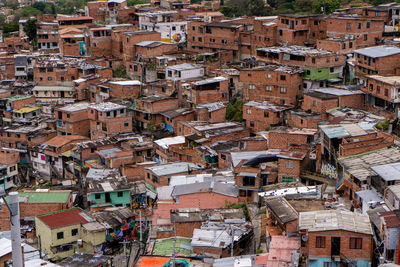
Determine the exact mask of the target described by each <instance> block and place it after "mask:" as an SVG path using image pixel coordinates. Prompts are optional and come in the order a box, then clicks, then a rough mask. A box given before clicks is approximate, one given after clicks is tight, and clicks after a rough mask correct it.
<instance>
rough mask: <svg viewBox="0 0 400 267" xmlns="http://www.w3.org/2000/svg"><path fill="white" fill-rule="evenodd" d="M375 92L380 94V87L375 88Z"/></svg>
mask: <svg viewBox="0 0 400 267" xmlns="http://www.w3.org/2000/svg"><path fill="white" fill-rule="evenodd" d="M376 92H377V93H378V94H379V93H380V92H381V87H380V86H377V87H376Z"/></svg>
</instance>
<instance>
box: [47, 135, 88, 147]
mask: <svg viewBox="0 0 400 267" xmlns="http://www.w3.org/2000/svg"><path fill="white" fill-rule="evenodd" d="M87 139H89V138H87V137H85V136H80V135H57V136H56V137H53V138H52V139H50V140H48V141H47V142H46V143H45V144H46V145H49V146H54V147H61V146H64V145H66V144H69V143H71V142H73V141H78V140H87Z"/></svg>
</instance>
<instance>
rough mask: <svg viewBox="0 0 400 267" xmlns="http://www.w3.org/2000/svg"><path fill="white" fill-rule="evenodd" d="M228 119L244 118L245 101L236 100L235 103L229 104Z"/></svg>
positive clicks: (238, 119)
mask: <svg viewBox="0 0 400 267" xmlns="http://www.w3.org/2000/svg"><path fill="white" fill-rule="evenodd" d="M226 119H227V120H230V121H238V122H240V121H242V120H243V101H242V100H236V101H235V103H233V104H229V105H228V106H227V108H226Z"/></svg>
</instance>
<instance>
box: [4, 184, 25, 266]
mask: <svg viewBox="0 0 400 267" xmlns="http://www.w3.org/2000/svg"><path fill="white" fill-rule="evenodd" d="M3 199H4V197H3ZM9 199H10V205H9V207H8V208H9V210H10V222H11V246H12V261H13V266H14V267H22V250H21V226H20V220H19V199H18V192H11V193H10V194H9ZM4 202H5V199H4ZM6 205H7V202H6ZM7 206H8V205H7Z"/></svg>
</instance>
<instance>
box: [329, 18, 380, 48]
mask: <svg viewBox="0 0 400 267" xmlns="http://www.w3.org/2000/svg"><path fill="white" fill-rule="evenodd" d="M326 27H327V29H326V30H327V35H328V36H330V37H336V38H343V39H344V38H347V39H350V40H352V42H353V48H354V49H357V48H360V47H367V46H372V45H376V44H377V43H378V42H379V41H380V39H382V35H383V31H384V20H382V19H375V18H370V17H368V18H360V17H350V16H346V17H344V16H343V17H340V16H330V17H328V18H327V19H326Z"/></svg>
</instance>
